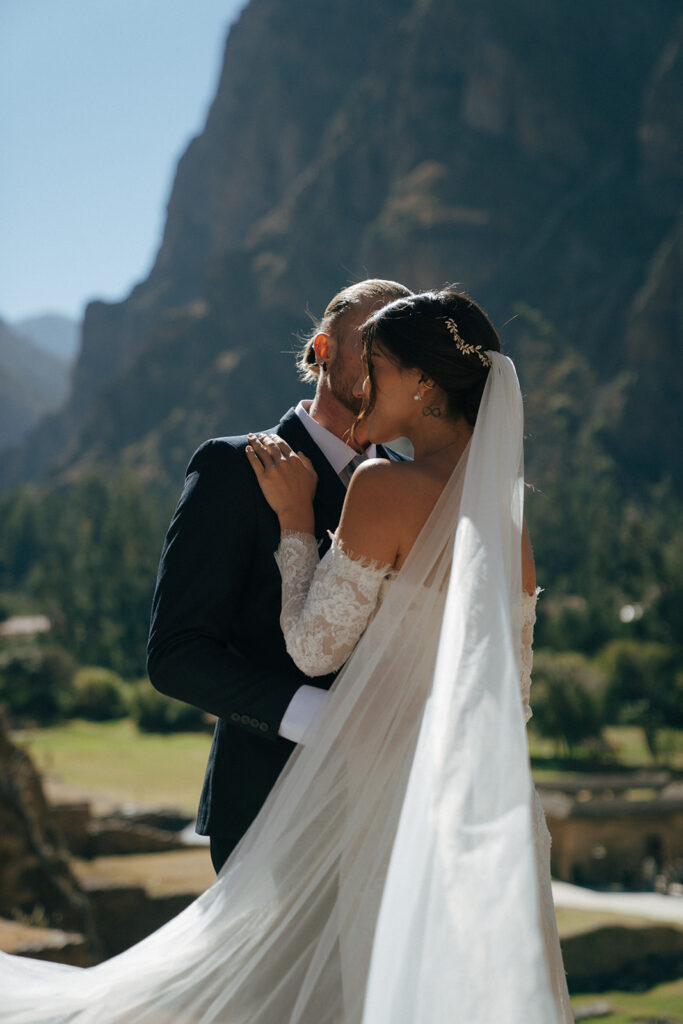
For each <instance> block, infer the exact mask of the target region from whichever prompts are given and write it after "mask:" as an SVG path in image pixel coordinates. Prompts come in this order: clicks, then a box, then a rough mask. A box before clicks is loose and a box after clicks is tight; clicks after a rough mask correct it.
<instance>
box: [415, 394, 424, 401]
mask: <svg viewBox="0 0 683 1024" xmlns="http://www.w3.org/2000/svg"><path fill="white" fill-rule="evenodd" d="M413 401H414V402H421V401H422V396H421V395H419V394H414V395H413Z"/></svg>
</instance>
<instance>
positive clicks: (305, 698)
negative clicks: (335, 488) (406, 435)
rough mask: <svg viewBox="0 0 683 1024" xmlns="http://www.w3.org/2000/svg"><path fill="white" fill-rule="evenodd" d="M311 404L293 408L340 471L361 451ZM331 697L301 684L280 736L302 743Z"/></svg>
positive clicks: (372, 453)
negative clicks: (326, 422) (322, 421)
mask: <svg viewBox="0 0 683 1024" xmlns="http://www.w3.org/2000/svg"><path fill="white" fill-rule="evenodd" d="M310 407H311V402H310V400H309V401H305V402H299V404H298V405H297V407H296V409H295V410H294V411H295V412H296V414H297V416H298V417H299V419H300V420H301V422H302V423H303V425H304V427H305V428H306V430H307V431H308V433H309V434H310V436H311V438H312V439H313V440H314V441H315V443H316V444H317V446H318V448H319V449H320V451H321V452H322V453H323V455H324V456H325V458H326V459H327V461H328V462H329V464H330V465H331V466H332V469H333V470H334V471H335V473H337V475H339V474H340V473H342V472H343V470H344V469H346V467H347V466H348V464H349V462H351V460H352V459H353V458H355V457H356V455H357V454H358V452H356V451H354V450H353V448H351V446H350V445H348V444H346V442H345V441H342V439H341V438H340V437H337V435H336V434H333V433H332V431H330V430H327V428H326V427H323V426H322V424H320V423H318V421H317V420H314V419H313V417H312V416H310V415H309V412H308V410H309V409H310ZM364 455H365V458H366V459H374V458H376V456H377V448H376V447H375V445H374V444H371V445H369V447H368V448H367V449H366V451H365V452H364ZM328 697H329V694H328V692H327V690H323V689H322V688H321V687H320V686H308V685H306V686H300V687H299V689H298V690H297V691H296V693H295V694H294V696H293V697H292V699H291V701H290V702H289V704H288V705H287V710H286V711H285V713H284V715H283V718H282V721H281V722H280V729H279V734H280V736H284V738H285V739H286V740H291V741H292V742H293V743H301V739H302V737H303V735H304V733H305V732H306V730H307V729H308V727H309V726H310V724H311V723H312V721H313V719H314V718H316V717H317V716H318V714H319V712H321V711H322V709H323V708H324V707H325V704H326V703H327V700H328Z"/></svg>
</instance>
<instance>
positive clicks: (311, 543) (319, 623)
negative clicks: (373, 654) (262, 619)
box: [275, 533, 391, 676]
mask: <svg viewBox="0 0 683 1024" xmlns="http://www.w3.org/2000/svg"><path fill="white" fill-rule="evenodd" d="M275 560H276V562H277V564H278V568H279V569H280V574H281V576H282V613H281V615H280V626H281V627H282V632H283V633H284V637H285V644H286V646H287V652H288V653H289V655H290V657H291V658H292V660H293V661H294V662H295V664H296V665H298V667H299V668H300V669H301V671H302V672H305V673H306V675H308V676H322V675H326V674H327V673H328V672H335V671H336V670H337V669H338V668H341V666H342V665H343V664H344V662H345V661H346V659H347V658H348V656H349V655H350V653H351V651H352V650H353V648H354V647H355V646H356V643H357V642H358V640H359V638H360V636H361V635H362V633H363V631H364V630H365V627H366V626H367V624H368V621H369V620H370V617H371V615H372V613H373V612H374V610H375V608H376V606H377V601H378V597H379V592H380V588H381V586H382V580H383V579H384V578H385V577H386V576H387V575H388V574H389V573H390V572H391V566H379V565H377V564H376V563H375V562H368V561H367V560H363V559H358V558H354V557H353V556H352V555H350V554H347V552H346V551H344V549H343V547H342V545H341V544H340V543H339V541H338V540H337V539H336V538H335V537H332V546H331V548H330V550H329V551H328V552H327V554H325V555H324V557H323V558H322V560H321V561H318V545H317V542H316V539H315V537H313V536H312V535H311V534H301V533H285V534H283V536H282V539H281V541H280V546H279V548H278V549H277V551H276V552H275Z"/></svg>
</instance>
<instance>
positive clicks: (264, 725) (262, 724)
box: [259, 722, 268, 732]
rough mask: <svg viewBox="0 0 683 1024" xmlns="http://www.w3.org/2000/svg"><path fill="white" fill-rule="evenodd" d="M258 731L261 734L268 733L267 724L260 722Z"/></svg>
mask: <svg viewBox="0 0 683 1024" xmlns="http://www.w3.org/2000/svg"><path fill="white" fill-rule="evenodd" d="M259 729H260V730H261V732H268V723H267V722H261V724H260V725H259Z"/></svg>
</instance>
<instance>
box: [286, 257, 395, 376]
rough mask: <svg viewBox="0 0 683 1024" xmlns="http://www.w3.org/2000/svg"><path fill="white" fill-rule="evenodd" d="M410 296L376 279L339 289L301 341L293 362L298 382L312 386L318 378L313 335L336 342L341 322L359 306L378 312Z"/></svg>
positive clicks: (388, 283) (340, 331)
mask: <svg viewBox="0 0 683 1024" xmlns="http://www.w3.org/2000/svg"><path fill="white" fill-rule="evenodd" d="M412 294H413V293H412V292H411V290H410V288H406V286H405V285H403V284H399V283H398V281H383V280H382V279H381V278H377V277H371V278H368V279H367V280H366V281H358V283H357V284H351V285H349V286H348V287H347V288H342V290H341V291H340V292H337V294H336V295H335V296H334V298H333V299H331V301H330V302H329V303H328V304H327V308H326V309H325V312H324V313H323V315H322V317H321V319H320V320H318V321H316V322H315V323H314V325H313V328H312V330H311V331H309V333H308V334H307V335H306V337H305V338H304V339H303V344H302V346H301V349H300V350H299V353H298V356H297V361H296V365H297V368H298V370H299V376H300V377H301V379H302V380H305V381H308V382H309V383H311V384H315V383H316V381H317V380H318V377H319V376H320V367H319V366H318V364H317V363H316V361H315V352H314V350H313V342H314V341H315V338H316V335H318V334H329V335H330V336H331V337H334V338H339V337H340V336H341V334H342V329H343V324H344V320H345V319H346V317H347V316H348V315H349V314H350V313H351V312H352V311H355V310H357V309H358V308H359V307H360V306H363V305H365V304H372V305H373V306H374V307H375V308H378V307H380V306H384V305H387V304H388V303H389V302H393V301H394V299H403V298H405V297H406V296H408V295H412ZM369 312H370V311H368V315H369Z"/></svg>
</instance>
